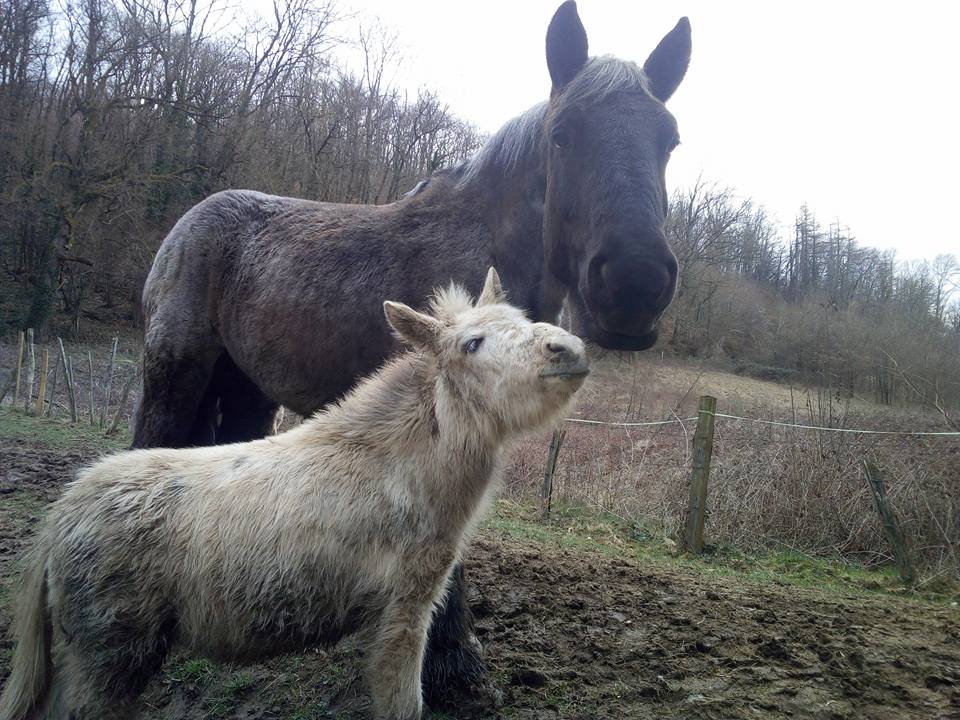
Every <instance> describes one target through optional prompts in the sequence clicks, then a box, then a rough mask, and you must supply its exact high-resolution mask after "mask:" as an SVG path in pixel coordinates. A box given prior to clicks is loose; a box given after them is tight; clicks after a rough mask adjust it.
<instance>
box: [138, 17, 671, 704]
mask: <svg viewBox="0 0 960 720" xmlns="http://www.w3.org/2000/svg"><path fill="white" fill-rule="evenodd" d="M546 45H547V47H546V50H547V67H548V69H549V71H550V79H551V80H552V90H551V92H550V98H549V100H548V101H546V102H545V103H542V104H540V105H537V106H536V107H533V108H531V109H530V110H529V111H527V112H526V113H524V114H523V115H520V116H519V117H517V118H515V119H514V120H512V121H510V122H509V123H507V125H505V126H504V127H503V128H502V129H501V130H500V131H499V132H498V133H497V134H496V135H494V137H493V138H491V140H490V141H489V143H487V145H486V146H485V147H484V148H483V149H482V150H481V151H480V152H479V153H478V154H477V156H476V157H474V158H473V159H471V160H470V161H468V162H466V163H465V164H463V165H460V166H458V167H454V168H449V169H445V170H441V171H439V172H437V173H435V174H434V175H432V176H431V177H429V178H427V179H426V180H424V181H422V182H421V183H420V184H419V185H417V187H416V188H414V190H412V191H411V192H410V193H408V194H407V195H406V196H405V197H404V198H402V199H401V200H399V201H398V202H395V203H391V204H390V205H383V206H360V205H337V204H331V203H318V202H311V201H308V200H296V199H293V198H285V197H274V196H270V195H263V194H261V193H257V192H250V191H242V190H229V191H226V192H221V193H218V194H216V195H213V196H212V197H210V198H208V199H207V200H205V201H203V202H202V203H200V204H199V205H197V206H196V207H194V208H193V209H191V210H190V211H189V212H188V213H187V214H186V215H184V216H183V217H182V218H181V219H180V221H179V222H178V223H177V224H176V226H175V227H174V228H173V230H172V231H171V232H170V234H169V235H168V236H167V238H166V239H165V240H164V242H163V245H162V246H161V247H160V250H159V252H158V253H157V257H156V260H155V261H154V264H153V269H152V270H151V272H150V276H149V277H148V278H147V283H146V287H145V288H144V293H143V310H144V314H145V321H146V341H145V345H146V347H145V350H144V367H143V399H142V401H141V403H140V408H139V411H138V413H137V419H136V430H135V435H134V445H135V446H136V447H154V446H165V447H181V446H185V445H199V444H209V443H226V442H235V441H239V440H248V439H251V438H257V437H262V436H263V435H264V434H266V433H268V432H270V430H271V427H272V422H273V419H274V415H275V413H276V410H277V408H278V407H279V406H280V405H285V406H287V407H289V408H291V409H293V410H295V411H296V412H298V413H301V414H303V415H308V414H310V413H313V412H315V411H316V410H317V409H319V408H321V407H323V405H325V404H326V403H329V402H330V401H332V400H334V399H336V398H337V397H339V396H340V395H342V394H343V393H344V391H345V390H347V389H348V388H349V387H350V386H351V385H352V384H353V383H354V381H355V380H356V379H357V378H358V377H359V376H362V375H364V374H366V373H369V372H370V371H371V370H373V369H374V368H376V367H377V366H378V365H380V363H381V362H383V360H384V358H386V357H387V356H388V355H389V354H390V353H391V352H393V350H394V349H395V343H394V339H393V337H392V335H391V333H390V330H389V328H388V327H387V325H386V323H385V322H384V318H383V311H382V304H383V300H384V299H386V298H390V299H393V300H402V301H403V302H405V303H407V304H409V305H412V306H422V305H423V304H424V301H425V299H426V297H427V295H428V293H429V292H430V290H431V289H432V288H434V287H436V286H437V285H441V284H444V283H447V282H449V281H450V280H455V281H457V282H459V283H461V284H463V285H465V286H466V287H468V288H470V289H471V290H472V291H474V292H476V291H479V289H480V288H479V285H478V280H477V279H478V278H480V277H482V275H483V270H485V269H486V268H488V267H490V266H491V265H493V266H496V268H497V269H498V270H499V271H500V272H501V277H502V280H503V286H504V288H505V290H506V291H507V294H508V296H509V298H510V300H511V302H513V303H514V304H516V305H521V306H523V307H525V308H526V309H527V311H528V312H529V314H530V316H531V317H532V318H534V319H536V320H548V321H552V320H555V319H556V317H557V315H558V313H559V311H560V308H561V305H562V304H563V302H564V300H566V301H567V302H568V306H569V308H570V313H571V318H572V321H573V326H574V327H573V330H574V332H576V333H577V334H578V335H580V336H581V337H583V338H584V339H586V340H589V341H592V342H593V343H594V344H596V345H599V346H601V347H604V348H615V349H618V350H644V349H646V348H649V347H650V346H651V345H653V344H654V342H655V341H656V339H657V322H658V320H659V318H660V316H661V314H662V313H663V311H664V310H665V309H666V307H667V305H668V304H669V303H670V301H671V300H672V298H673V295H674V290H675V288H676V282H677V262H676V259H675V257H674V255H673V253H672V252H671V251H670V248H669V247H668V245H667V241H666V238H665V236H664V231H663V224H664V219H665V216H666V212H667V191H666V187H665V182H664V169H665V167H666V165H667V161H668V160H669V158H670V152H671V151H672V150H673V148H674V147H675V146H676V145H677V143H678V142H679V138H678V134H677V125H676V122H675V121H674V119H673V117H672V116H671V114H670V113H669V112H668V111H667V110H666V108H665V107H664V105H663V103H664V102H665V101H666V100H667V99H668V98H669V97H670V95H671V94H673V91H674V90H675V89H676V88H677V86H678V85H679V84H680V81H681V80H682V79H683V76H684V74H685V72H686V69H687V64H688V62H689V57H690V26H689V23H688V22H687V20H686V19H682V20H681V21H680V22H679V23H678V24H677V26H676V27H675V28H674V29H673V30H672V31H671V32H670V33H669V34H667V36H666V37H664V38H663V40H662V41H661V42H660V44H659V45H658V46H657V48H656V49H655V50H654V51H653V53H652V54H651V55H650V57H649V58H648V59H647V61H646V62H645V63H644V65H643V68H640V67H639V66H637V65H635V64H633V63H631V62H627V61H623V60H619V59H616V58H613V57H609V56H606V57H594V58H588V56H587V36H586V33H585V31H584V29H583V25H582V24H581V22H580V18H579V16H578V15H577V10H576V4H575V3H574V2H566V3H564V4H563V5H561V6H560V8H559V9H558V10H557V12H556V14H555V15H554V17H553V19H552V21H551V22H550V26H549V29H548V31H547V43H546ZM440 431H441V432H442V428H441V429H440ZM478 650H479V646H478V644H477V642H476V639H475V638H474V636H473V634H472V632H471V621H470V617H469V613H468V611H467V608H466V605H465V602H464V598H463V575H462V571H461V570H459V569H458V571H457V572H456V573H455V575H454V582H453V584H452V586H451V590H450V593H449V596H448V601H447V603H446V606H445V608H444V609H443V610H442V611H441V612H440V613H439V614H438V616H437V618H436V619H435V621H434V626H433V629H432V631H431V643H430V648H429V650H428V657H427V662H426V665H425V677H424V681H425V685H426V687H427V688H428V691H430V693H431V694H434V693H435V691H437V690H439V689H441V688H443V687H446V686H448V685H464V684H469V683H472V682H474V681H475V680H476V679H477V678H478V677H479V676H480V675H481V673H482V668H483V666H482V663H481V660H480V656H479V653H478Z"/></svg>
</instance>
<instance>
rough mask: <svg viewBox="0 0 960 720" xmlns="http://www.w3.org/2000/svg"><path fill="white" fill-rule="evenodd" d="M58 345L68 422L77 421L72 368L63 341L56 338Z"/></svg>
mask: <svg viewBox="0 0 960 720" xmlns="http://www.w3.org/2000/svg"><path fill="white" fill-rule="evenodd" d="M57 342H58V343H60V359H61V360H63V378H64V381H65V382H66V385H67V401H68V402H69V404H70V422H76V421H77V394H76V390H75V388H74V386H73V367H72V363H71V362H70V359H69V358H68V357H67V351H66V350H65V349H64V347H63V340H62V339H61V338H57Z"/></svg>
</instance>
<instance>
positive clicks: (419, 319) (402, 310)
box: [383, 300, 443, 351]
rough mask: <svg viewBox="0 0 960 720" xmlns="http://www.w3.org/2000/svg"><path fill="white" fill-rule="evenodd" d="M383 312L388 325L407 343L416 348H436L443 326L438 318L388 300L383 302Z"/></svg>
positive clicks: (434, 349)
mask: <svg viewBox="0 0 960 720" xmlns="http://www.w3.org/2000/svg"><path fill="white" fill-rule="evenodd" d="M383 314H384V315H386V316H387V322H388V323H390V327H392V328H393V329H394V330H396V331H397V334H398V335H399V336H400V337H401V338H403V339H404V340H406V341H407V342H408V343H410V344H411V345H413V346H414V347H416V348H421V349H426V350H433V351H436V350H437V348H438V341H439V339H440V331H441V330H442V328H443V325H441V323H440V321H439V320H437V319H436V318H432V317H430V316H429V315H424V314H423V313H420V312H417V311H416V310H414V309H413V308H411V307H408V306H407V305H404V304H403V303H398V302H392V301H390V300H387V301H386V302H384V303H383Z"/></svg>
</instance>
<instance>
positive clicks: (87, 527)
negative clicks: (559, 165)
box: [0, 269, 586, 720]
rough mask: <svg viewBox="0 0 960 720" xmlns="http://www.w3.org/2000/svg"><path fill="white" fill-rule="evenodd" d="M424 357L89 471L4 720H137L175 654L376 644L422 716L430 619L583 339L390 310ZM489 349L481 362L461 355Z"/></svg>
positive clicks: (575, 381)
mask: <svg viewBox="0 0 960 720" xmlns="http://www.w3.org/2000/svg"><path fill="white" fill-rule="evenodd" d="M385 312H386V314H387V317H388V319H389V320H390V322H391V324H392V325H393V326H394V328H395V329H396V330H397V331H398V333H399V334H400V335H401V336H402V337H403V338H404V339H405V340H406V341H407V342H408V343H410V344H411V345H412V346H413V348H414V349H413V350H412V351H410V352H408V353H406V354H403V355H401V356H399V357H398V358H396V359H395V360H393V361H392V362H390V363H388V364H387V365H386V366H384V367H383V368H382V369H381V370H380V371H378V372H377V373H376V374H374V375H373V376H372V377H370V378H368V379H367V380H365V381H363V382H361V383H360V384H359V385H358V386H357V387H356V388H355V389H354V390H353V391H352V392H351V393H350V394H349V395H348V396H347V397H346V398H345V399H344V400H343V401H342V402H341V403H339V404H337V405H336V406H334V407H331V408H330V409H328V410H326V411H324V412H321V413H319V414H317V415H316V416H315V417H313V418H312V419H310V420H308V421H307V422H305V423H303V424H302V425H301V426H299V427H298V428H296V429H294V430H291V431H289V432H287V433H284V434H282V435H277V436H274V437H271V438H267V439H264V440H258V441H255V442H250V443H240V444H235V445H225V446H214V447H203V448H195V449H186V450H139V451H134V452H127V453H121V454H118V455H115V456H112V457H109V458H107V459H105V460H103V461H102V462H100V463H98V464H97V465H95V466H93V467H91V468H89V469H87V470H85V471H83V472H82V473H81V474H80V476H79V478H78V479H77V480H76V481H75V482H73V483H72V484H71V485H70V486H69V487H68V488H67V490H66V492H65V494H64V496H63V497H62V498H61V499H60V500H59V501H57V502H56V503H55V504H54V506H53V508H52V510H51V512H50V514H49V518H48V520H47V523H46V526H45V527H44V529H43V530H42V532H41V535H40V536H39V538H38V540H37V543H36V547H35V550H34V553H35V555H34V557H33V559H32V561H31V562H32V563H33V564H32V566H31V567H30V568H28V572H27V582H26V583H25V588H24V592H23V598H22V602H21V606H20V608H19V616H18V624H17V632H18V634H19V645H18V648H17V651H16V656H15V658H14V665H13V674H12V676H11V679H10V681H9V682H8V685H7V687H6V689H5V690H4V693H3V696H2V698H0V720H22V719H23V718H28V717H37V716H40V717H48V718H56V719H58V720H59V719H60V718H63V719H64V720H66V718H68V717H69V718H75V720H87V719H88V718H90V719H92V718H109V717H117V718H121V717H131V716H132V715H133V712H134V707H135V700H136V698H137V696H138V694H139V692H140V691H141V690H142V688H143V686H144V685H145V684H146V682H147V681H148V680H149V678H150V676H151V675H152V674H153V673H154V672H155V671H156V670H157V669H158V668H159V666H160V664H161V663H162V662H163V659H164V657H165V656H166V654H167V652H168V650H169V649H170V648H171V647H172V646H173V645H179V646H182V647H185V648H187V649H188V650H189V651H191V652H194V653H196V654H199V655H204V656H208V657H212V658H224V659H226V658H230V659H243V658H256V657H262V656H266V655H270V654H274V653H279V652H283V651H287V650H293V649H297V648H302V647H305V646H309V645H311V644H316V643H323V642H326V643H330V642H335V641H336V640H337V639H338V638H340V637H341V636H342V635H344V634H346V633H349V632H355V631H362V632H363V633H364V634H365V637H366V638H367V640H368V643H369V652H368V653H367V656H368V658H369V660H368V667H367V680H368V685H369V687H370V692H371V695H372V699H373V707H374V714H375V716H376V717H377V718H384V719H387V718H389V719H390V720H401V719H402V720H411V719H413V718H419V717H420V715H421V712H422V707H423V703H422V700H421V689H420V669H421V663H422V657H423V650H424V645H425V641H426V636H427V631H428V629H429V624H430V618H431V613H432V611H433V608H434V605H435V603H436V602H438V601H439V600H440V599H441V597H442V592H443V590H444V588H445V585H446V582H447V579H448V575H449V573H450V569H451V567H452V565H453V563H454V561H455V560H456V559H457V558H458V557H459V555H460V554H461V553H462V551H463V547H464V544H465V542H466V540H467V537H468V535H469V532H470V529H471V528H472V527H473V524H474V523H475V521H476V519H477V517H478V516H479V514H480V513H481V512H482V509H483V507H484V504H485V503H486V501H487V500H488V498H489V497H490V495H491V491H492V490H494V489H495V488H496V485H497V479H498V477H499V472H500V468H501V467H502V466H503V461H504V458H505V454H506V452H507V451H508V449H509V446H510V443H511V441H513V440H514V439H515V438H516V437H517V436H518V435H519V434H520V433H522V432H524V431H526V430H530V429H533V428H536V427H539V426H542V425H544V424H545V423H549V422H551V421H552V420H554V419H556V417H557V415H558V414H559V413H560V412H562V411H563V410H564V408H565V407H566V406H567V404H568V402H569V400H570V399H571V397H572V396H573V393H574V392H575V391H576V389H577V388H578V387H579V385H580V384H581V381H582V377H583V374H584V373H585V371H586V358H585V355H584V348H583V344H582V343H581V342H580V341H579V340H578V339H577V338H575V337H573V336H571V335H569V334H568V333H566V332H565V331H563V330H561V329H559V328H557V327H554V326H552V325H547V324H545V323H531V322H529V321H528V320H527V319H526V318H525V317H524V316H523V314H522V313H521V312H520V311H519V310H517V309H516V308H513V307H511V306H509V305H506V304H504V300H503V295H502V291H501V290H500V286H499V280H498V278H497V276H496V273H495V272H494V271H493V270H492V269H491V272H490V273H489V274H488V277H487V283H486V285H485V287H484V290H483V292H482V294H481V297H480V299H479V300H478V302H477V304H476V305H474V304H473V303H472V302H471V301H470V299H469V297H468V296H467V295H466V294H465V293H464V292H463V291H462V290H460V289H458V288H456V287H451V288H450V289H448V290H445V291H442V292H440V293H438V294H437V296H436V297H435V299H434V302H433V305H432V307H431V311H430V314H429V315H424V314H421V313H417V312H416V311H414V310H411V309H410V308H408V307H406V306H404V305H400V304H395V303H386V304H385ZM476 338H482V343H481V344H480V345H479V348H476V351H475V352H468V351H467V350H466V347H467V343H468V342H469V341H470V340H472V339H476Z"/></svg>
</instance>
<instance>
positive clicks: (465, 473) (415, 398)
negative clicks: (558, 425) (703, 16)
mask: <svg viewBox="0 0 960 720" xmlns="http://www.w3.org/2000/svg"><path fill="white" fill-rule="evenodd" d="M437 373H438V371H437V368H436V365H435V361H433V360H432V359H431V358H429V357H427V356H424V355H422V354H420V353H415V352H408V353H405V354H403V355H400V356H399V357H397V358H396V359H394V360H392V361H391V362H389V363H387V364H386V365H384V366H383V368H381V369H380V370H379V371H377V372H376V373H375V374H374V375H373V376H371V377H370V378H369V379H367V380H365V381H363V382H361V383H360V384H359V385H357V386H356V388H355V389H354V390H352V391H351V392H350V393H349V394H348V395H347V396H346V397H345V398H344V399H343V400H342V401H341V402H340V403H338V404H337V405H334V406H332V407H330V408H329V409H328V410H326V411H324V412H322V413H320V414H318V415H317V416H315V418H314V419H312V420H310V421H309V423H310V428H309V429H308V430H307V431H306V432H307V433H310V434H311V435H312V439H322V440H324V441H327V442H331V441H332V442H334V443H337V444H340V445H343V446H346V447H349V448H350V450H351V452H353V453H359V454H361V455H364V456H366V457H367V460H368V461H370V462H373V463H378V464H380V465H382V466H384V467H388V466H391V465H392V466H399V467H403V468H406V469H407V470H408V471H413V472H412V475H411V477H410V478H409V480H410V482H412V483H413V484H414V485H419V486H420V491H422V492H423V493H425V494H426V495H427V497H429V498H430V502H431V503H432V504H438V505H442V506H443V507H442V508H438V513H439V514H441V515H443V516H446V517H448V518H449V519H450V521H451V522H452V523H453V525H457V524H458V522H460V521H463V522H466V521H467V520H468V517H469V515H470V514H471V513H472V512H473V511H474V510H475V509H476V506H477V505H478V504H479V502H480V499H481V498H482V496H483V494H484V493H485V492H486V490H487V487H488V484H489V481H490V477H491V473H492V471H493V469H494V467H495V463H496V461H497V458H498V456H499V453H498V448H499V447H500V445H501V444H502V442H503V438H502V434H503V433H502V431H501V430H500V428H498V427H497V426H496V425H495V423H493V421H492V420H491V419H490V418H488V417H486V415H483V414H479V413H476V412H472V411H471V409H470V408H468V407H466V406H465V403H464V402H463V401H462V400H461V399H459V398H457V397H456V396H455V394H454V393H453V392H452V391H451V390H450V389H448V388H446V387H444V386H443V383H442V382H438V374H437ZM308 442H309V440H308ZM408 474H409V473H408ZM411 490H413V491H414V492H417V488H416V487H412V488H411Z"/></svg>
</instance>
